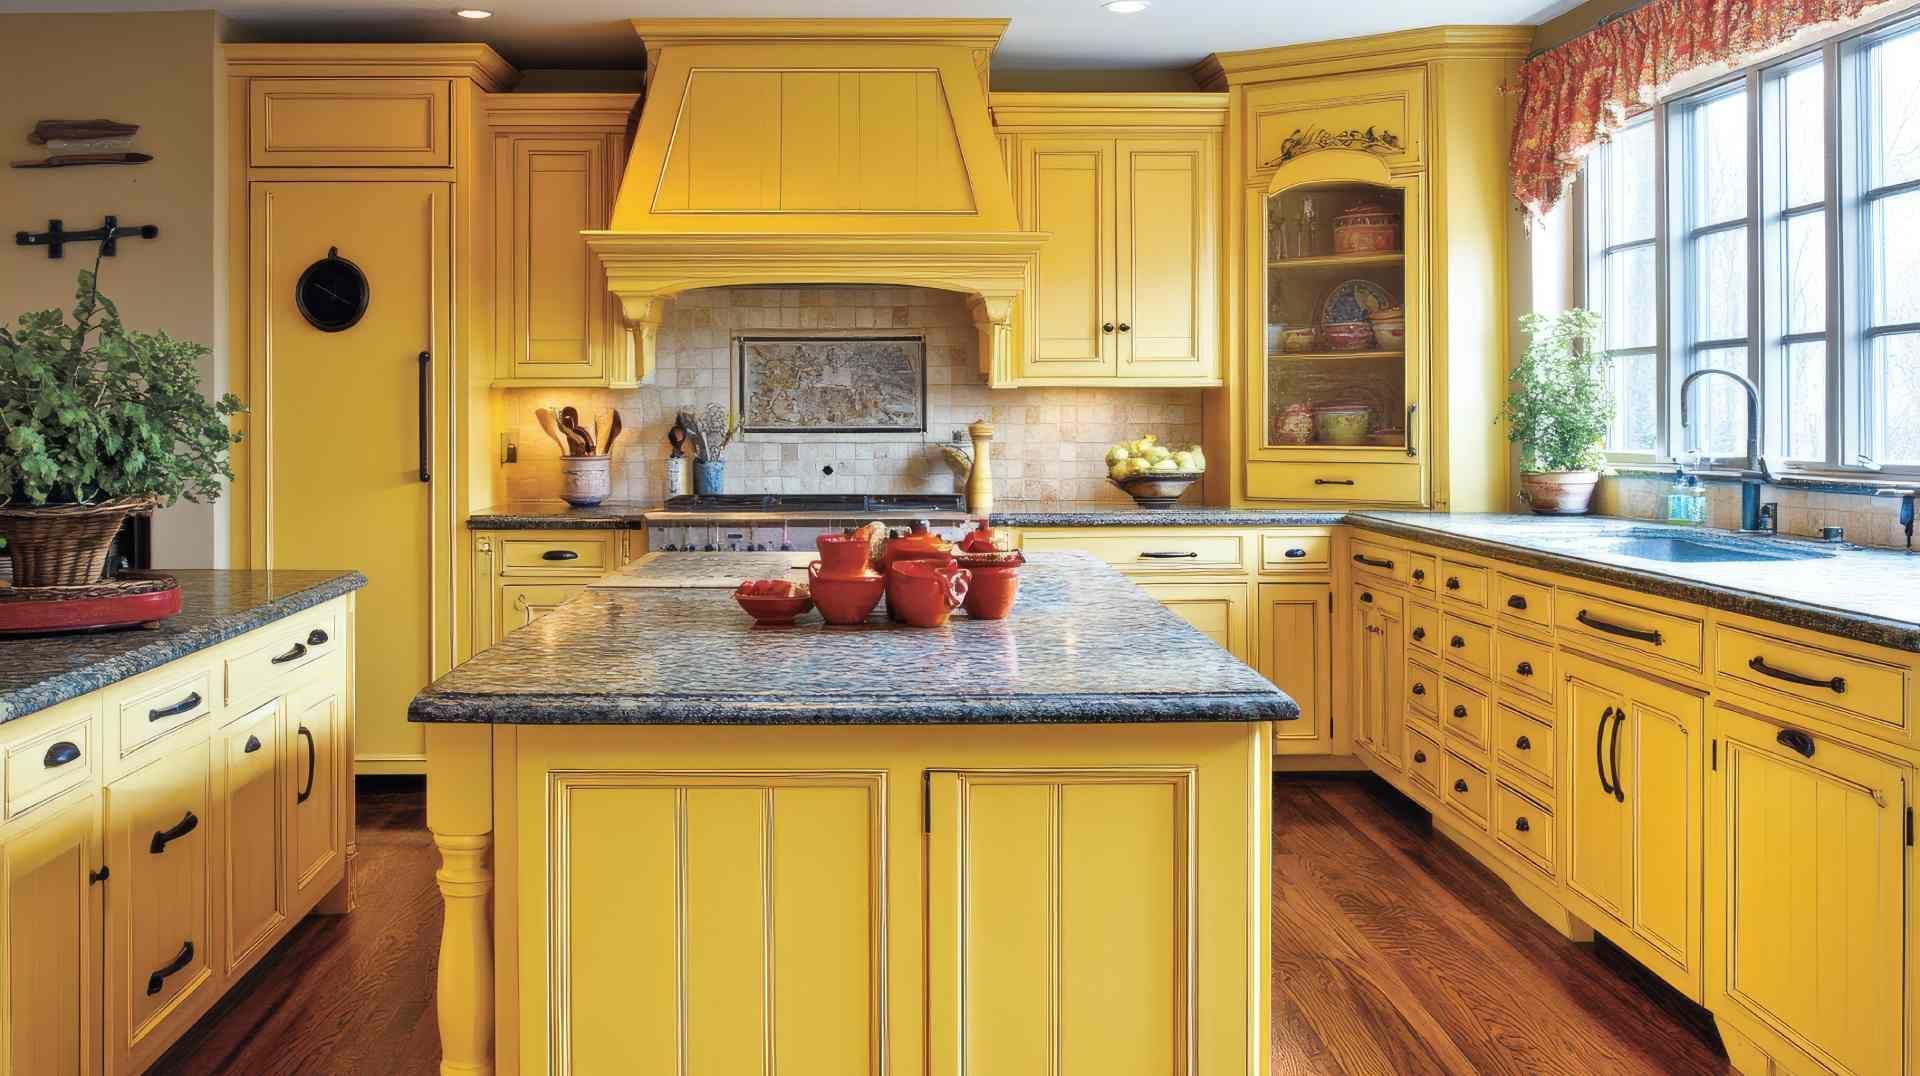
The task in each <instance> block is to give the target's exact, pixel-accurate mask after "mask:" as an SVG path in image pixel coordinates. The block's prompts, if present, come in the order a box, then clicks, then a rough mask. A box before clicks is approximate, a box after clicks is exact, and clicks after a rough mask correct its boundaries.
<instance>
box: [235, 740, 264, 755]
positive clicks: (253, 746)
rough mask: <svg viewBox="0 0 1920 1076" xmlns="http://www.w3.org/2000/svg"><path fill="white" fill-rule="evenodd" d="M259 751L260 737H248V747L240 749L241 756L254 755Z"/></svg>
mask: <svg viewBox="0 0 1920 1076" xmlns="http://www.w3.org/2000/svg"><path fill="white" fill-rule="evenodd" d="M258 750H260V737H258V736H248V737H247V746H245V747H242V748H241V749H240V753H241V754H243V755H251V754H253V753H254V752H255V751H258Z"/></svg>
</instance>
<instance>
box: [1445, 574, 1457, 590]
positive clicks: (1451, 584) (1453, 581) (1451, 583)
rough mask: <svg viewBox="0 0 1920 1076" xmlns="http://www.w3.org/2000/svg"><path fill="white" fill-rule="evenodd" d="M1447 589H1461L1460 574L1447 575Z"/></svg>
mask: <svg viewBox="0 0 1920 1076" xmlns="http://www.w3.org/2000/svg"><path fill="white" fill-rule="evenodd" d="M1447 589H1448V590H1459V589H1460V577H1459V576H1457V575H1450V576H1447Z"/></svg>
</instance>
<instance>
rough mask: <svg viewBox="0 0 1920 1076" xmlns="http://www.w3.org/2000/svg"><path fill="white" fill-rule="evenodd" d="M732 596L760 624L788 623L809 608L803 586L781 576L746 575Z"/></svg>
mask: <svg viewBox="0 0 1920 1076" xmlns="http://www.w3.org/2000/svg"><path fill="white" fill-rule="evenodd" d="M733 600H734V601H735V602H738V603H739V605H740V608H742V609H745V610H746V611H747V615H748V616H750V617H752V618H753V619H754V620H755V621H757V622H759V623H761V624H791V623H793V622H794V621H795V620H796V619H798V618H799V616H800V614H802V613H805V612H807V611H808V610H810V609H812V608H813V597H812V596H811V595H810V594H808V593H807V588H805V587H802V586H796V585H795V584H793V583H790V582H788V581H786V580H785V579H749V580H747V581H746V582H744V583H742V584H740V586H739V587H738V588H736V589H735V590H734V592H733Z"/></svg>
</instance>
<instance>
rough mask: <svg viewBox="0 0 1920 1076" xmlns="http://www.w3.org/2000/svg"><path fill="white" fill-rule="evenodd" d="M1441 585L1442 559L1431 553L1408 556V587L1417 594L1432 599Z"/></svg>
mask: <svg viewBox="0 0 1920 1076" xmlns="http://www.w3.org/2000/svg"><path fill="white" fill-rule="evenodd" d="M1439 584H1440V558H1438V557H1436V556H1434V555H1433V554H1431V553H1410V554H1408V555H1407V586H1409V587H1411V588H1412V589H1413V591H1414V593H1416V594H1422V595H1425V596H1427V597H1429V598H1431V597H1432V596H1433V594H1434V588H1435V587H1437V586H1439Z"/></svg>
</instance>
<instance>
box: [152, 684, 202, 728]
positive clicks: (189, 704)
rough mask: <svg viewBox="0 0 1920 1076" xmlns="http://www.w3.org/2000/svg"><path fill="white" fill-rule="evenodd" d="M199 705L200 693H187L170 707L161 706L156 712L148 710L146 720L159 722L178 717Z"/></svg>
mask: <svg viewBox="0 0 1920 1076" xmlns="http://www.w3.org/2000/svg"><path fill="white" fill-rule="evenodd" d="M199 705H200V693H199V692H198V691H193V692H188V694H187V697H186V698H184V699H181V700H180V701H179V702H176V703H174V704H173V705H172V706H162V707H161V708H160V709H158V710H148V711H147V720H148V721H160V720H163V719H165V718H169V717H179V716H180V715H181V714H184V713H187V712H189V711H191V710H192V709H193V708H194V707H196V706H199Z"/></svg>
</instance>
